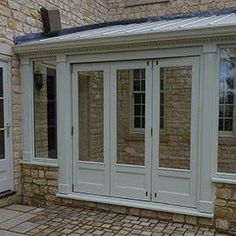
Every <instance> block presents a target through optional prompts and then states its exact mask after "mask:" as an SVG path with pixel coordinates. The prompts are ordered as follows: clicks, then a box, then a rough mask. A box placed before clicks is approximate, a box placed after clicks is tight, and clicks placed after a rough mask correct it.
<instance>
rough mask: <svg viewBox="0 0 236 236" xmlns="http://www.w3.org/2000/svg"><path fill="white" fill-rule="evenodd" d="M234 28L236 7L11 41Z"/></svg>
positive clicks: (77, 29) (33, 42)
mask: <svg viewBox="0 0 236 236" xmlns="http://www.w3.org/2000/svg"><path fill="white" fill-rule="evenodd" d="M224 26H236V8H228V9H223V10H211V11H205V12H194V13H186V14H177V15H169V16H162V17H149V18H142V19H134V20H126V21H115V22H104V23H99V24H93V25H87V26H79V27H74V28H69V29H64V30H61V31H59V32H57V33H56V34H54V35H45V34H43V33H35V34H27V35H24V36H19V37H16V38H15V39H14V43H15V44H16V45H28V44H35V43H36V44H37V43H39V44H41V43H42V44H43V43H54V42H55V43H56V42H68V41H74V40H89V39H96V38H97V39H98V38H99V39H101V38H109V37H123V36H135V35H140V34H152V33H164V32H180V31H182V32H183V31H186V32H187V31H190V30H197V29H212V28H217V27H218V28H220V27H221V28H222V27H224Z"/></svg>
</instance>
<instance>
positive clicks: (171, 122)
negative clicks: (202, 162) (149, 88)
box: [152, 57, 199, 207]
mask: <svg viewBox="0 0 236 236" xmlns="http://www.w3.org/2000/svg"><path fill="white" fill-rule="evenodd" d="M153 65H154V66H153V113H152V116H153V118H152V120H153V145H152V153H153V159H152V200H153V201H154V202H159V203H167V204H174V205H180V206H186V207H196V202H197V178H196V175H197V158H198V153H197V146H198V130H199V129H198V107H199V102H198V101H199V58H198V57H188V58H176V59H162V60H157V61H155V62H154V63H153Z"/></svg>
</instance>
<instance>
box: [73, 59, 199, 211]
mask: <svg viewBox="0 0 236 236" xmlns="http://www.w3.org/2000/svg"><path fill="white" fill-rule="evenodd" d="M72 88H73V125H74V138H73V150H74V191H76V192H81V193H91V194H99V195H106V196H112V197H120V198H125V199H134V200H144V201H153V202H158V203H167V204H172V205H179V206H186V207H196V201H197V197H196V196H197V178H196V173H197V156H198V154H197V147H198V100H199V96H198V93H199V59H198V58H197V57H187V58H173V59H160V60H143V61H132V62H114V63H101V64H90V65H76V66H74V68H73V86H72Z"/></svg>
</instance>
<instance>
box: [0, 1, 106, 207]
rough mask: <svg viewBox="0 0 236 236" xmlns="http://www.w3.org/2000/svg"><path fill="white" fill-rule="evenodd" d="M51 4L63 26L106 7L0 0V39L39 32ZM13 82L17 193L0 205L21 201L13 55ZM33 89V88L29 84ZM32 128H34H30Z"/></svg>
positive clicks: (96, 17) (97, 16)
mask: <svg viewBox="0 0 236 236" xmlns="http://www.w3.org/2000/svg"><path fill="white" fill-rule="evenodd" d="M43 6H45V7H48V6H53V7H57V8H59V10H60V14H61V20H62V26H63V28H68V27H73V26H79V25H85V24H92V23H98V22H104V21H105V20H106V19H107V15H108V8H107V4H106V1H105V0H70V1H67V0H50V1H49V0H40V1H33V0H0V42H5V43H6V44H7V45H10V46H11V45H13V37H15V36H18V35H24V34H27V33H35V32H42V30H43V25H42V20H41V16H40V13H39V9H40V7H43ZM10 64H11V84H12V119H13V120H12V140H13V161H14V170H13V171H14V185H15V189H14V190H15V191H16V193H17V194H16V195H13V196H11V197H8V198H1V199H0V205H5V204H8V203H9V202H10V201H11V202H16V201H20V199H21V193H22V192H21V165H20V161H21V160H22V148H23V147H22V88H21V80H22V79H23V78H20V61H19V58H18V57H17V56H16V55H14V54H13V55H12V59H11V62H10ZM32 89H33V88H32ZM32 132H33V131H32Z"/></svg>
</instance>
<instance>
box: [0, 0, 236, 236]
mask: <svg viewBox="0 0 236 236" xmlns="http://www.w3.org/2000/svg"><path fill="white" fill-rule="evenodd" d="M42 7H46V8H49V7H54V8H57V9H59V11H60V17H61V23H62V28H63V29H62V30H59V31H57V32H54V34H53V35H49V34H45V33H44V27H43V22H42V18H41V14H40V8H42ZM235 26H236V2H235V1H233V0H223V1H218V0H197V1H195V0H136V1H134V0H126V1H123V0H93V1H92V0H81V1H78V0H70V1H64V0H50V1H44V0H41V1H39V0H34V1H32V0H15V1H13V0H0V109H1V110H0V111H1V112H0V206H4V205H7V204H10V203H14V202H18V203H24V204H29V205H50V204H65V205H73V206H84V207H94V208H99V209H103V210H111V211H116V212H122V213H129V214H134V215H141V216H152V217H159V218H161V219H166V220H172V221H176V222H187V223H191V224H195V225H196V224H199V225H203V226H210V227H216V228H217V229H218V230H219V231H222V232H228V233H230V234H235V233H236V185H235V184H236V133H235V132H236V107H235V104H236V96H235V87H236V82H235V80H236V31H235V29H236V27H235Z"/></svg>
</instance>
